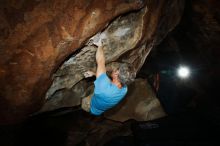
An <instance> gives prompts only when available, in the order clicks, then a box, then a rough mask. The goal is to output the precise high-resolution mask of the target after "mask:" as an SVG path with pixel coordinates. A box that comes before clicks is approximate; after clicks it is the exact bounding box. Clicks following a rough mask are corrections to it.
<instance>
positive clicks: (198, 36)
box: [0, 0, 220, 146]
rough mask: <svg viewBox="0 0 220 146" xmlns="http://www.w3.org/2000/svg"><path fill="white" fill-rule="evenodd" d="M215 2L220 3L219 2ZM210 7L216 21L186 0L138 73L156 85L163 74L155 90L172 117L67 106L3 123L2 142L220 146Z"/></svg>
mask: <svg viewBox="0 0 220 146" xmlns="http://www.w3.org/2000/svg"><path fill="white" fill-rule="evenodd" d="M197 2H200V3H206V1H205V0H202V1H197ZM215 3H216V5H218V6H220V5H219V2H218V1H213V4H215ZM211 6H213V5H211ZM211 6H210V7H209V6H207V7H209V8H208V9H212V11H213V12H214V14H215V15H214V16H215V19H216V20H217V24H213V23H212V22H210V23H208V22H205V18H204V16H203V15H205V14H201V13H198V12H195V11H194V9H193V8H192V1H190V0H186V4H185V10H184V14H183V16H182V19H181V21H180V23H179V24H178V25H177V26H176V28H175V29H174V30H172V31H171V32H170V33H169V34H168V35H167V36H166V38H165V39H164V40H163V41H162V42H161V43H160V44H159V45H157V46H156V47H155V48H154V49H153V50H152V51H151V53H150V55H149V56H148V58H147V59H146V61H145V64H144V65H143V66H142V68H141V70H140V71H139V73H138V74H137V78H144V79H147V80H148V81H149V82H150V83H151V85H152V88H154V81H155V76H156V75H158V76H159V87H158V89H155V92H156V94H157V97H158V99H159V100H160V102H161V104H162V106H163V108H164V110H165V111H166V113H167V114H168V116H166V117H164V118H161V119H157V120H153V121H147V122H138V121H135V120H129V121H126V122H124V123H119V122H115V121H111V120H107V119H105V118H104V117H102V116H101V117H95V116H91V115H89V114H87V113H85V112H84V111H82V110H80V109H79V107H73V108H62V109H59V110H55V111H53V112H48V113H43V114H40V115H37V116H33V117H30V118H29V119H28V120H26V121H25V122H23V123H20V124H17V125H13V126H11V125H8V126H1V127H0V145H2V146H12V145H14V146H29V145H31V146H44V145H45V146H46V145H53V146H63V145H67V146H70V145H77V146H84V145H105V146H113V145H114V146H116V145H120V146H125V145H126V146H133V145H137V146H160V145H161V146H164V145H169V146H174V145H175V146H177V145H180V146H186V145H187V146H188V145H190V146H191V145H192V146H197V145H218V144H219V138H218V134H217V133H219V132H220V130H219V129H220V100H219V96H218V93H217V92H218V83H219V82H220V77H219V73H220V60H219V56H220V51H219V46H220V41H219V38H220V34H219V29H218V30H215V27H214V26H210V25H212V24H213V25H218V28H219V22H220V14H219V13H220V11H219V9H218V7H216V8H215V7H211ZM212 28H213V29H212ZM180 64H185V65H188V66H189V67H190V68H191V71H192V74H191V76H190V78H189V79H186V80H180V79H178V78H177V77H176V75H175V70H176V68H177V67H178V65H180ZM164 72H165V73H164ZM167 72H168V73H167ZM217 143H218V144H217Z"/></svg>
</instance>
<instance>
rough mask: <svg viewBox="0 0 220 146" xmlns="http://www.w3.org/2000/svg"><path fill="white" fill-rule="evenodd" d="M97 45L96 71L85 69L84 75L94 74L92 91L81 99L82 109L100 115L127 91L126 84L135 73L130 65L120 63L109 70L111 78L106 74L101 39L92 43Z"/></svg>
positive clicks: (132, 78)
mask: <svg viewBox="0 0 220 146" xmlns="http://www.w3.org/2000/svg"><path fill="white" fill-rule="evenodd" d="M93 44H94V45H96V46H98V48H97V52H96V63H97V70H96V73H94V72H92V71H87V72H85V73H84V76H85V77H91V76H94V75H95V76H96V80H95V82H94V84H95V89H94V93H93V94H92V95H90V96H88V97H86V98H83V99H82V109H84V110H85V111H87V112H90V113H91V114H93V115H101V114H102V113H103V112H105V111H106V110H108V109H110V108H112V107H114V106H115V105H117V104H118V103H119V102H120V101H121V100H122V99H123V98H124V97H125V95H126V93H127V90H128V89H127V85H128V84H129V83H131V82H132V81H133V80H134V78H135V74H134V73H132V72H131V67H129V66H128V65H127V64H122V65H120V66H119V67H118V68H114V69H112V70H111V75H110V77H111V79H110V78H109V77H108V76H107V74H106V66H105V56H104V52H103V45H102V43H101V41H99V42H97V43H95V42H94V43H93Z"/></svg>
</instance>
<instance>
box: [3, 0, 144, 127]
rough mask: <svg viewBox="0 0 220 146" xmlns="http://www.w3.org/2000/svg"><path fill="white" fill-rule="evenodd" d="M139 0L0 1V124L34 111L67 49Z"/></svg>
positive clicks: (71, 49)
mask: <svg viewBox="0 0 220 146" xmlns="http://www.w3.org/2000/svg"><path fill="white" fill-rule="evenodd" d="M144 5H145V2H144V1H141V0H129V1H127V0H108V1H105V2H103V1H102V0H93V1H88V0H80V1H79V0H73V1H72V0H62V1H60V0H50V1H28V0H24V1H6V0H4V1H1V6H0V20H1V24H0V30H1V33H0V58H1V59H0V124H9V123H13V122H18V121H21V120H23V119H24V118H26V117H27V116H28V115H29V114H30V113H32V112H34V111H37V110H38V109H39V108H40V107H41V106H42V104H43V103H44V96H45V93H46V91H47V89H48V87H49V86H50V84H51V75H52V73H53V72H54V71H55V70H56V69H57V68H58V66H59V65H60V64H61V63H62V62H63V61H64V60H65V58H66V57H68V56H69V55H70V54H72V53H73V52H75V51H76V49H77V48H80V47H81V46H82V45H83V44H84V43H85V41H86V40H87V39H88V38H89V37H90V36H92V35H94V34H95V33H96V32H98V31H100V30H101V29H103V28H104V27H105V26H106V25H107V24H108V23H109V21H111V20H112V19H113V18H115V17H116V16H118V15H120V14H123V13H126V12H129V11H132V10H137V9H140V8H142V7H143V6H144Z"/></svg>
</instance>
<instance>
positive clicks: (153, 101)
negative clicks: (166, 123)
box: [105, 79, 166, 122]
mask: <svg viewBox="0 0 220 146" xmlns="http://www.w3.org/2000/svg"><path fill="white" fill-rule="evenodd" d="M128 89H129V90H128V94H127V96H126V97H125V99H124V100H123V101H122V102H121V103H120V104H118V105H117V106H116V107H115V108H113V109H111V110H109V111H107V112H106V113H105V117H106V118H108V119H111V120H114V121H120V122H125V121H127V120H129V119H134V120H137V121H149V120H154V119H158V118H161V117H164V116H165V115H166V113H165V112H164V110H163V108H162V107H161V105H160V101H159V100H158V99H157V97H156V95H155V93H154V91H153V90H152V89H151V87H150V85H149V84H148V83H147V81H146V80H144V79H137V80H135V82H134V83H133V84H131V86H129V88H128ZM134 101H135V102H134Z"/></svg>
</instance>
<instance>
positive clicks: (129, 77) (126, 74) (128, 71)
mask: <svg viewBox="0 0 220 146" xmlns="http://www.w3.org/2000/svg"><path fill="white" fill-rule="evenodd" d="M118 70H119V75H118V78H119V80H120V82H121V83H122V85H123V86H124V85H129V84H130V83H131V82H133V81H134V79H135V77H136V73H135V71H134V68H133V67H132V66H131V65H129V64H127V63H123V64H121V65H120V66H119V69H118Z"/></svg>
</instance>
